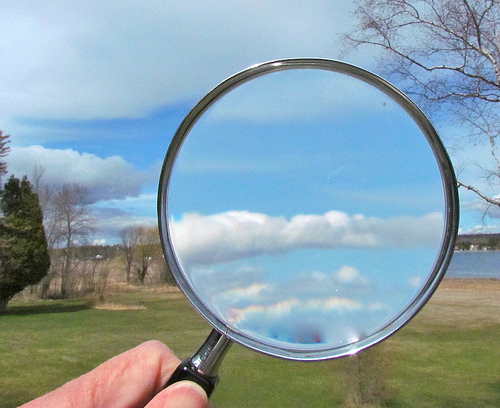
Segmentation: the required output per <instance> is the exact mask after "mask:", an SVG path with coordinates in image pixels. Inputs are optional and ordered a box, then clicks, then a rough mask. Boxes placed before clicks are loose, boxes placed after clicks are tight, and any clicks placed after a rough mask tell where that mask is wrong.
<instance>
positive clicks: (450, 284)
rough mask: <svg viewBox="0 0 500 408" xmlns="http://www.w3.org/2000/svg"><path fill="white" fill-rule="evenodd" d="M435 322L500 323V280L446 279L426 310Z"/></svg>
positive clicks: (461, 323)
mask: <svg viewBox="0 0 500 408" xmlns="http://www.w3.org/2000/svg"><path fill="white" fill-rule="evenodd" d="M422 315H423V316H424V317H425V318H426V319H429V321H432V323H434V324H436V323H437V324H445V325H448V326H449V325H457V326H463V325H467V326H469V327H471V326H476V327H481V326H485V325H488V326H490V325H498V324H500V280H498V279H444V280H443V281H442V282H441V285H440V286H439V288H438V290H437V291H436V293H435V294H434V296H433V297H432V298H431V300H430V301H429V304H428V305H427V306H426V307H425V308H424V310H423V311H422Z"/></svg>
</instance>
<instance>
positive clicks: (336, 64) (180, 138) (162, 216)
mask: <svg viewBox="0 0 500 408" xmlns="http://www.w3.org/2000/svg"><path fill="white" fill-rule="evenodd" d="M296 69H315V70H326V71H332V72H336V73H341V74H345V75H349V76H351V77H353V78H356V79H359V80H362V81H364V82H365V83H367V84H369V85H372V86H374V87H376V88H378V89H379V90H380V91H382V92H384V93H385V94H386V95H388V96H389V97H390V98H391V99H393V100H394V101H395V102H397V103H398V104H399V105H400V106H401V107H402V108H403V109H404V110H405V111H406V112H407V113H408V114H409V115H410V116H411V117H412V118H413V120H414V121H415V123H416V124H417V125H418V126H419V127H420V129H421V131H422V133H423V134H424V135H425V137H426V138H427V141H428V143H429V145H430V147H431V148H432V150H433V152H434V155H435V158H436V161H437V163H438V166H439V169H440V172H441V178H442V181H443V190H444V194H445V205H446V213H445V226H444V232H443V237H442V244H441V249H440V252H439V255H438V257H437V260H436V262H435V265H434V268H433V270H432V272H431V273H430V275H429V279H428V280H427V281H426V282H425V284H424V285H423V286H422V288H421V290H420V292H419V293H418V294H417V295H416V296H415V297H414V299H413V300H412V301H411V302H410V303H409V304H408V305H407V307H406V308H405V309H404V310H402V311H401V313H400V314H399V315H398V316H396V317H395V318H394V319H393V320H392V321H390V322H389V323H388V324H386V325H385V326H384V327H382V328H380V329H379V330H378V331H377V332H375V333H372V334H370V335H369V336H368V337H366V338H363V339H361V340H359V341H358V342H355V343H351V344H347V345H344V346H340V347H333V348H332V347H328V348H325V349H317V348H314V349H312V348H311V349H310V350H304V348H303V345H301V348H300V349H299V348H294V347H293V346H292V345H290V346H289V347H285V346H283V347H281V346H278V345H274V344H268V343H264V342H260V341H258V340H257V339H255V338H252V337H249V336H247V335H245V333H242V332H239V331H235V330H233V329H231V328H229V327H227V325H226V323H225V322H224V321H223V320H221V319H220V318H219V317H217V316H216V315H215V314H214V313H213V312H212V310H211V308H210V305H207V304H205V303H204V302H203V301H202V300H201V299H199V298H198V296H197V294H196V291H195V290H194V288H192V287H191V285H190V284H189V282H188V280H187V279H186V277H185V275H184V272H183V270H182V267H181V266H180V263H179V261H178V259H177V257H176V254H175V250H174V247H173V243H172V238H171V235H170V231H169V219H168V194H169V182H170V176H171V173H172V169H173V167H174V164H175V160H176V158H177V155H178V153H179V151H180V149H181V148H182V144H183V142H184V140H185V139H186V138H187V137H188V135H189V133H190V131H191V129H192V128H193V127H194V126H195V124H196V123H197V121H198V120H199V119H200V118H201V116H203V114H204V113H205V112H206V111H207V110H208V109H209V108H210V107H211V106H212V105H214V104H215V103H216V102H217V101H218V100H219V99H221V98H222V97H223V96H224V95H226V94H227V93H229V92H230V91H231V90H233V89H235V88H237V87H238V86H240V85H242V84H244V83H246V82H248V81H250V80H252V79H255V78H258V77H261V76H263V75H267V74H271V73H275V72H278V71H285V70H296ZM458 222H459V200H458V188H457V181H456V177H455V172H454V170H453V166H452V164H451V161H450V159H449V157H448V154H447V152H446V149H445V148H444V146H443V144H442V142H441V140H440V138H439V136H438V134H437V133H436V131H435V129H434V127H433V126H432V124H431V123H430V121H429V120H428V119H427V117H426V116H425V115H424V113H423V112H422V111H421V110H420V109H419V108H418V107H417V106H416V105H415V104H414V103H413V102H412V101H411V100H410V99H409V98H408V97H407V96H406V95H405V94H404V93H403V92H401V91H400V90H399V89H397V88H396V87H395V86H393V85H392V84H391V83H389V82H387V81H386V80H384V79H383V78H381V77H379V76H377V75H376V74H373V73H371V72H369V71H366V70H364V69H362V68H359V67H357V66H354V65H351V64H348V63H345V62H341V61H335V60H329V59H317V58H293V59H281V60H274V61H269V62H264V63H262V64H258V65H253V66H251V67H249V68H247V69H245V70H243V71H241V72H238V73H236V74H235V75H233V76H231V77H229V78H227V79H226V80H225V81H223V82H221V83H220V84H219V85H217V86H216V87H215V88H213V89H212V90H211V91H210V92H209V93H207V94H206V95H205V97H204V98H203V99H201V100H200V102H198V104H197V105H196V106H195V107H194V108H193V109H192V110H191V111H190V112H189V114H188V115H187V116H186V117H185V119H184V120H183V121H182V123H181V124H180V126H179V128H178V129H177V131H176V133H175V135H174V137H173V139H172V142H171V143H170V146H169V148H168V151H167V154H166V156H165V160H164V163H163V168H162V170H161V175H160V182H159V191H158V223H159V231H160V239H161V244H162V248H163V251H164V254H165V258H166V261H167V263H168V265H169V267H170V269H171V271H172V273H173V275H174V278H175V280H176V282H177V284H178V286H179V287H180V289H181V290H182V291H183V292H184V294H185V295H186V296H187V298H188V299H189V301H190V302H191V303H192V304H193V306H194V307H195V308H196V310H197V311H198V312H199V313H200V314H201V315H202V316H203V317H204V318H205V319H206V320H207V321H208V322H209V323H210V324H211V325H212V326H213V327H214V328H215V329H216V330H218V331H219V332H220V333H222V334H224V335H225V336H227V337H229V338H230V339H232V340H233V341H236V342H237V343H240V344H242V345H244V346H247V347H249V348H251V349H254V350H257V351H260V352H262V353H265V354H268V355H272V356H277V357H282V358H286V359H291V360H301V361H305V360H324V359H330V358H336V357H341V356H345V355H351V354H354V353H356V352H357V351H359V350H362V349H364V348H366V347H369V346H371V345H373V344H376V343H378V342H380V341H382V340H384V339H385V338H387V337H389V336H390V335H392V334H393V333H395V332H396V331H397V330H399V329H401V328H402V327H403V326H404V325H405V324H406V323H408V322H409V321H410V319H411V318H412V317H414V316H415V315H416V314H417V313H418V312H419V311H420V309H421V308H422V307H423V306H424V305H425V304H426V303H427V301H428V300H429V299H430V297H431V296H432V294H433V293H434V291H435V290H436V289H437V287H438V285H439V283H440V282H441V280H442V278H443V276H444V274H445V272H446V269H447V268H448V265H449V262H450V260H451V257H452V255H453V250H454V245H455V238H456V236H457V232H458Z"/></svg>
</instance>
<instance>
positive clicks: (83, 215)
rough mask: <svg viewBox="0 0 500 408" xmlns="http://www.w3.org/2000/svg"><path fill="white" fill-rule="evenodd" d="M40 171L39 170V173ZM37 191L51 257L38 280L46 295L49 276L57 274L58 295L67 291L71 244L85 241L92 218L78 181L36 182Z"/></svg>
mask: <svg viewBox="0 0 500 408" xmlns="http://www.w3.org/2000/svg"><path fill="white" fill-rule="evenodd" d="M42 174H43V173H42ZM38 194H39V197H40V202H41V205H42V208H43V213H44V228H45V233H46V236H47V243H48V246H49V248H50V249H51V253H52V255H53V257H56V258H57V260H54V261H53V262H52V269H51V271H50V273H49V274H48V276H47V277H46V278H45V279H44V281H43V282H42V284H41V297H42V298H46V297H47V292H48V289H49V287H50V283H51V280H52V279H53V278H54V277H55V276H56V275H57V274H60V276H61V289H60V290H61V297H63V298H65V297H67V296H68V295H69V294H70V291H71V279H70V278H71V272H72V270H73V269H74V267H76V265H75V264H74V262H75V260H74V250H75V247H76V246H78V245H81V244H84V243H85V242H86V239H87V238H88V236H89V235H90V233H92V231H93V230H94V224H95V219H94V217H93V216H92V214H91V212H90V208H89V202H88V192H87V190H86V189H85V188H83V187H82V186H80V185H78V184H64V185H62V186H61V187H60V188H53V187H50V186H46V185H42V184H40V183H38Z"/></svg>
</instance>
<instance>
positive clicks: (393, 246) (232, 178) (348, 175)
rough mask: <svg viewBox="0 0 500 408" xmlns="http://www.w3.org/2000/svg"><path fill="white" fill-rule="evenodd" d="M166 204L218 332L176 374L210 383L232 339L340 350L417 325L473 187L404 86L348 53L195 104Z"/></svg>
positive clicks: (164, 184) (186, 265)
mask: <svg viewBox="0 0 500 408" xmlns="http://www.w3.org/2000/svg"><path fill="white" fill-rule="evenodd" d="M158 213H159V227H160V235H161V240H162V246H163V250H164V254H165V258H166V260H167V262H168V265H169V267H170V269H171V271H172V273H173V275H174V277H175V279H176V281H177V284H178V286H179V287H180V289H181V290H182V291H183V292H184V293H185V295H186V296H187V298H188V299H189V300H190V302H191V303H192V304H193V306H194V307H195V308H196V309H197V311H198V312H199V313H200V314H201V315H202V316H203V317H204V318H205V319H206V320H207V321H208V322H209V323H210V324H211V325H212V326H213V328H214V330H213V331H212V333H211V334H210V335H209V337H208V339H207V341H206V342H205V343H204V344H203V345H202V346H201V348H200V349H199V350H198V352H196V353H195V354H194V355H193V356H192V357H190V358H188V359H187V360H185V361H184V362H183V363H182V364H181V365H180V366H179V367H178V369H177V370H176V372H175V373H174V375H173V376H172V378H171V379H170V382H169V384H171V383H173V382H176V381H180V380H184V379H189V380H193V381H195V382H197V383H198V384H200V385H201V386H202V387H203V388H204V389H205V390H206V391H207V393H208V394H209V395H210V393H211V392H212V391H213V389H214V387H215V385H216V383H217V381H218V376H217V370H218V367H219V365H220V363H221V361H222V358H223V357H224V355H225V353H226V352H227V350H228V347H229V345H230V344H231V343H232V342H237V343H239V344H242V345H243V346H246V347H249V348H251V349H254V350H256V351H259V352H262V353H265V354H268V355H272V356H276V357H281V358H285V359H291V360H301V361H306V360H324V359H330V358H336V357H341V356H345V355H351V354H354V353H356V352H358V351H360V350H362V349H364V348H366V347H369V346H371V345H373V344H376V343H378V342H380V341H381V340H383V339H385V338H387V337H388V336H390V335H391V334H393V333H394V332H396V331H397V330H398V329H400V328H401V327H402V326H403V325H405V324H406V323H407V322H408V321H409V320H410V319H411V318H412V317H413V316H414V315H415V314H416V313H417V312H418V311H419V310H420V309H421V308H422V307H423V306H424V304H425V303H426V302H427V301H428V300H429V298H430V297H431V295H432V293H433V292H434V291H435V290H436V288H437V286H438V284H439V282H440V281H441V279H442V278H443V275H444V274H445V271H446V268H447V266H448V264H449V261H450V259H451V256H452V253H453V248H454V241H455V238H456V234H457V229H458V193H457V183H456V179H455V175H454V171H453V167H452V165H451V163H450V160H449V158H448V155H447V153H446V151H445V149H444V147H443V145H442V143H441V141H440V139H439V137H438V135H437V134H436V131H435V130H434V128H433V126H432V125H431V124H430V122H429V121H428V119H427V118H426V117H425V115H424V114H423V113H422V112H421V111H420V109H418V107H417V106H416V105H415V104H414V103H413V102H412V101H411V100H410V99H409V98H408V97H406V96H405V95H404V94H403V93H402V92H401V91H399V90H398V89H396V88H395V87H394V86H393V85H391V84H390V83H388V82H387V81H385V80H384V79H382V78H380V77H378V76H376V75H374V74H373V73H370V72H368V71H365V70H363V69H361V68H358V67H355V66H353V65H349V64H346V63H343V62H339V61H333V60H325V59H309V58H308V59H285V60H276V61H271V62H266V63H263V64H259V65H255V66H252V67H250V68H248V69H246V70H244V71H241V72H239V73H237V74H235V75H233V76H231V77H230V78H228V79H226V80H225V81H223V82H222V83H221V84H219V85H218V86H216V87H215V88H214V89H213V90H212V91H210V92H209V93H208V94H207V95H206V96H205V97H204V98H203V99H202V100H201V101H200V102H199V103H198V104H197V105H196V106H195V107H194V108H193V110H192V111H191V112H190V113H189V114H188V115H187V116H186V118H185V119H184V121H183V122H182V123H181V125H180V126H179V128H178V130H177V132H176V134H175V136H174V138H173V140H172V142H171V144H170V147H169V149H168V152H167V155H166V157H165V161H164V165H163V169H162V172H161V178H160V185H159V195H158Z"/></svg>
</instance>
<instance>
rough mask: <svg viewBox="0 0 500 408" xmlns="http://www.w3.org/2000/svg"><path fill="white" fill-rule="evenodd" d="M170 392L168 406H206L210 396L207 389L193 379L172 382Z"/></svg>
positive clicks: (191, 407)
mask: <svg viewBox="0 0 500 408" xmlns="http://www.w3.org/2000/svg"><path fill="white" fill-rule="evenodd" d="M166 391H167V392H168V398H166V401H168V405H167V407H168V408H206V407H207V406H208V397H207V394H206V393H205V390H203V388H201V387H200V386H199V385H198V384H195V383H194V382H191V381H180V382H178V383H175V384H172V385H171V386H170V387H168V388H167V390H166Z"/></svg>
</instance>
